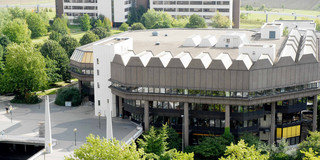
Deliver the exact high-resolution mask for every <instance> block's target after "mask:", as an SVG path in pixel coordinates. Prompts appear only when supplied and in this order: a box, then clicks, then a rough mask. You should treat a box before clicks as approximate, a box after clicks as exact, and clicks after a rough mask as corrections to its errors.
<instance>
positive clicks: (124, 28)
mask: <svg viewBox="0 0 320 160" xmlns="http://www.w3.org/2000/svg"><path fill="white" fill-rule="evenodd" d="M119 30H120V31H128V30H129V25H128V24H127V23H126V22H123V23H122V24H121V26H120V27H119Z"/></svg>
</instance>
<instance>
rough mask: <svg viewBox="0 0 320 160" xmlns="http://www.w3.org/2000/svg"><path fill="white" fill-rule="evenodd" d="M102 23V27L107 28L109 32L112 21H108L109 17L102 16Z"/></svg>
mask: <svg viewBox="0 0 320 160" xmlns="http://www.w3.org/2000/svg"><path fill="white" fill-rule="evenodd" d="M103 25H104V27H105V28H106V29H107V30H108V32H110V31H111V28H112V22H111V21H110V19H109V18H107V17H106V18H104V20H103Z"/></svg>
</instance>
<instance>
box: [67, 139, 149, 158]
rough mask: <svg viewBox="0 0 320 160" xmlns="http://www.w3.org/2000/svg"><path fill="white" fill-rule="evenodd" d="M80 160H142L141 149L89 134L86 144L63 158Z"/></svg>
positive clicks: (133, 145)
mask: <svg viewBox="0 0 320 160" xmlns="http://www.w3.org/2000/svg"><path fill="white" fill-rule="evenodd" d="M81 159H92V160H94V159H110V160H144V159H145V158H144V152H143V149H137V146H136V144H135V143H134V142H133V144H132V145H127V144H125V143H120V142H119V141H117V140H116V139H112V140H107V139H105V138H103V139H100V137H99V136H97V137H95V136H93V135H92V134H90V135H89V136H88V137H87V142H86V143H85V144H83V145H82V146H81V147H80V148H78V149H75V150H74V153H73V155H71V156H70V157H65V160H81Z"/></svg>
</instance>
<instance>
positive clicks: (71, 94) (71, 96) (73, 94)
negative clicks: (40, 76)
mask: <svg viewBox="0 0 320 160" xmlns="http://www.w3.org/2000/svg"><path fill="white" fill-rule="evenodd" d="M66 101H70V102H71V104H72V106H79V105H80V104H81V102H82V99H81V94H80V91H79V89H77V88H61V89H59V90H58V92H57V97H56V100H55V104H57V105H60V106H64V105H65V102H66Z"/></svg>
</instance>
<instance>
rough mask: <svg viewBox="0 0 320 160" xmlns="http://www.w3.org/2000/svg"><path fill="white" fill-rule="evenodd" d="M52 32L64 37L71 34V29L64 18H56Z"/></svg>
mask: <svg viewBox="0 0 320 160" xmlns="http://www.w3.org/2000/svg"><path fill="white" fill-rule="evenodd" d="M51 30H52V31H56V32H58V33H60V34H62V35H65V34H69V33H70V29H69V28H68V23H67V21H66V20H64V19H62V18H55V19H54V21H53V24H52V25H51Z"/></svg>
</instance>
